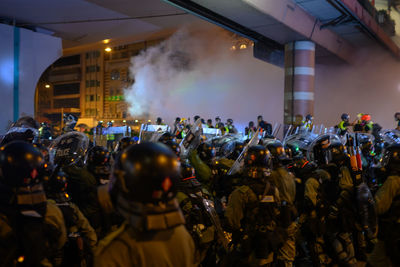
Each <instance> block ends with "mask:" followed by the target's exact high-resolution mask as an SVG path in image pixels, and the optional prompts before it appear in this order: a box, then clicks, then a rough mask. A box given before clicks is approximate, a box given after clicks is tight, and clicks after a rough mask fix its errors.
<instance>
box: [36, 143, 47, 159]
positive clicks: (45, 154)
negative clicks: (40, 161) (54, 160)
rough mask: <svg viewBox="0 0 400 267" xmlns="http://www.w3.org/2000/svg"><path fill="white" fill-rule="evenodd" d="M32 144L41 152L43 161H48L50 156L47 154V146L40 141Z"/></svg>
mask: <svg viewBox="0 0 400 267" xmlns="http://www.w3.org/2000/svg"><path fill="white" fill-rule="evenodd" d="M33 146H34V147H35V148H36V149H37V150H39V151H40V153H42V155H43V158H44V161H45V162H49V160H50V156H49V148H48V147H46V146H44V145H43V144H41V143H34V144H33Z"/></svg>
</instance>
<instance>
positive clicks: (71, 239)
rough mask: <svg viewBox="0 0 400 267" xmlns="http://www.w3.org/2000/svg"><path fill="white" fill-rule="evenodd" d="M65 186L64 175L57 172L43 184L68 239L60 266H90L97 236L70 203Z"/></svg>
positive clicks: (76, 208) (84, 218)
mask: <svg viewBox="0 0 400 267" xmlns="http://www.w3.org/2000/svg"><path fill="white" fill-rule="evenodd" d="M67 184H68V183H67V177H66V175H65V173H64V172H62V171H58V170H56V172H54V173H53V175H51V176H49V177H45V179H44V182H43V185H44V189H45V191H46V196H47V198H48V201H49V203H52V204H54V205H56V206H57V207H58V208H59V209H60V210H61V212H62V214H63V217H64V222H65V226H66V229H67V235H68V239H67V243H66V244H65V246H64V257H63V263H62V265H61V266H79V267H80V266H86V265H90V263H91V262H92V255H93V250H94V248H95V246H96V244H97V235H96V232H95V230H94V229H93V228H92V226H91V225H90V223H89V221H88V220H87V219H86V217H85V216H84V215H83V214H82V212H81V211H80V210H79V208H78V206H76V205H75V204H73V203H72V202H71V198H70V197H69V195H68V194H67V192H66V189H67Z"/></svg>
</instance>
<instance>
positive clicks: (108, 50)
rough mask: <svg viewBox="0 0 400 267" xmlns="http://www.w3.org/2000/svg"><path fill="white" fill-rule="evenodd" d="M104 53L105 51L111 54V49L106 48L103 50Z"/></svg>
mask: <svg viewBox="0 0 400 267" xmlns="http://www.w3.org/2000/svg"><path fill="white" fill-rule="evenodd" d="M104 51H106V52H111V51H112V49H111V47H106V48H105V49H104Z"/></svg>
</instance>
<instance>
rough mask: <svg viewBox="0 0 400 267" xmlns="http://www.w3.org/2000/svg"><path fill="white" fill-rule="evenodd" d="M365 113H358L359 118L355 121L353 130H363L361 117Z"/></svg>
mask: <svg viewBox="0 0 400 267" xmlns="http://www.w3.org/2000/svg"><path fill="white" fill-rule="evenodd" d="M363 115H364V114H363V113H358V114H357V118H356V120H355V121H354V126H353V132H355V133H357V132H361V131H362V124H361V122H362V120H361V117H362V116H363Z"/></svg>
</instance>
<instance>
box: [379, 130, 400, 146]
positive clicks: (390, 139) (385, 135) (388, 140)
mask: <svg viewBox="0 0 400 267" xmlns="http://www.w3.org/2000/svg"><path fill="white" fill-rule="evenodd" d="M379 136H380V137H381V138H382V139H383V141H384V142H385V144H386V145H392V144H400V131H398V130H396V129H387V130H382V131H381V132H380V133H379Z"/></svg>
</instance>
